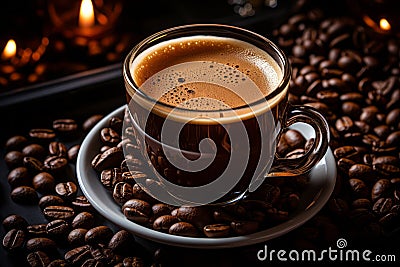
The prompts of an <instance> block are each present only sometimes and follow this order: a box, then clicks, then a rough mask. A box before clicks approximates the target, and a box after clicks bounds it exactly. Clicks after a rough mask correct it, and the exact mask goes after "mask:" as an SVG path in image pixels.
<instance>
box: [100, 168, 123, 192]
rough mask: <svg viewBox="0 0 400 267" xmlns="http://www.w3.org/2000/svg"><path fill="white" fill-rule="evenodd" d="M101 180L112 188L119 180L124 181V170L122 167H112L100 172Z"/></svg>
mask: <svg viewBox="0 0 400 267" xmlns="http://www.w3.org/2000/svg"><path fill="white" fill-rule="evenodd" d="M100 181H101V183H102V184H103V186H104V187H105V188H106V189H108V190H112V189H113V188H114V186H115V185H116V184H117V183H118V182H122V181H123V179H122V172H121V169H120V168H112V169H106V170H103V171H102V172H101V174H100Z"/></svg>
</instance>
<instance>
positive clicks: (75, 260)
mask: <svg viewBox="0 0 400 267" xmlns="http://www.w3.org/2000/svg"><path fill="white" fill-rule="evenodd" d="M91 256H92V254H91V253H90V246H89V245H84V246H80V247H77V248H74V249H71V250H69V251H67V253H65V255H64V258H65V260H66V261H67V262H68V263H70V264H72V265H78V264H82V263H83V262H84V261H85V260H87V259H89V258H91Z"/></svg>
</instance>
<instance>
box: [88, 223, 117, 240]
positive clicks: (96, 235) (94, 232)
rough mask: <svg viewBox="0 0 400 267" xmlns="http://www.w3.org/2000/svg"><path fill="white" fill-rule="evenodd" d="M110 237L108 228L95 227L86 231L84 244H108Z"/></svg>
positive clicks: (110, 231)
mask: <svg viewBox="0 0 400 267" xmlns="http://www.w3.org/2000/svg"><path fill="white" fill-rule="evenodd" d="M112 236H113V231H112V230H111V229H110V228H109V227H108V226H105V225H101V226H96V227H94V228H91V229H89V230H88V231H87V233H86V234H85V242H86V243H87V244H108V242H109V241H110V239H111V237H112Z"/></svg>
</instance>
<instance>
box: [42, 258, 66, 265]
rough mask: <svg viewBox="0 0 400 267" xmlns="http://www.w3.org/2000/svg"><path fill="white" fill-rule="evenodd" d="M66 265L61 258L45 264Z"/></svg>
mask: <svg viewBox="0 0 400 267" xmlns="http://www.w3.org/2000/svg"><path fill="white" fill-rule="evenodd" d="M65 266H67V262H66V261H65V260H62V259H55V260H53V261H52V262H50V263H49V265H47V267H65Z"/></svg>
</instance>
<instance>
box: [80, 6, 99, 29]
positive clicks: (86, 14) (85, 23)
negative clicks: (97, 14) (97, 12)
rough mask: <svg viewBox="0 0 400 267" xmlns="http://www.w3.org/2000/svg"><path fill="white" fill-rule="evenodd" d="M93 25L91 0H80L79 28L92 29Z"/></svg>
mask: <svg viewBox="0 0 400 267" xmlns="http://www.w3.org/2000/svg"><path fill="white" fill-rule="evenodd" d="M94 24H95V21H94V10H93V4H92V1H91V0H82V3H81V8H80V11H79V26H81V27H92V26H93V25H94Z"/></svg>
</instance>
